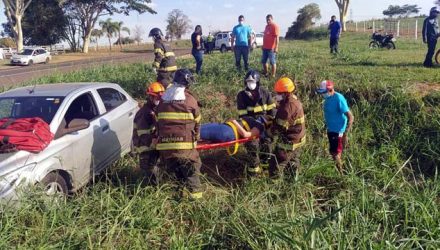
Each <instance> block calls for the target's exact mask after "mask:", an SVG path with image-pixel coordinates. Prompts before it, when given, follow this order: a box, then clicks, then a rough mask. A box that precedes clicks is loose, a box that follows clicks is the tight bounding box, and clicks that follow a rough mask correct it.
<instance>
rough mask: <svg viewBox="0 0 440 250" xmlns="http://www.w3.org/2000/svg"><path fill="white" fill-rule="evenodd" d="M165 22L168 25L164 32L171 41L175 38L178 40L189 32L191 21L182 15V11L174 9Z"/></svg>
mask: <svg viewBox="0 0 440 250" xmlns="http://www.w3.org/2000/svg"><path fill="white" fill-rule="evenodd" d="M166 22H167V23H168V25H167V28H166V31H167V33H168V35H170V37H171V39H172V38H173V37H175V38H176V39H178V40H179V39H181V38H182V36H183V35H184V34H186V33H187V32H188V31H190V30H191V21H190V20H189V18H188V16H187V15H185V14H183V11H181V10H179V9H174V10H172V11H171V12H170V13H168V17H167V19H166Z"/></svg>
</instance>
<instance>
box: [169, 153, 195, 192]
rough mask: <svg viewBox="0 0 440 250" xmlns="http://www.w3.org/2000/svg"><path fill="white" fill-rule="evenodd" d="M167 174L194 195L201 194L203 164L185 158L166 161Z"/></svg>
mask: <svg viewBox="0 0 440 250" xmlns="http://www.w3.org/2000/svg"><path fill="white" fill-rule="evenodd" d="M165 165H166V169H167V173H168V174H170V177H171V178H172V179H175V180H176V181H177V182H178V183H179V184H180V185H182V186H184V187H187V188H188V190H189V191H190V192H192V193H194V192H201V191H202V190H201V183H200V168H201V166H202V162H201V161H200V160H199V161H193V160H190V159H185V158H169V159H166V160H165Z"/></svg>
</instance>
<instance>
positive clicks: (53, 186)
mask: <svg viewBox="0 0 440 250" xmlns="http://www.w3.org/2000/svg"><path fill="white" fill-rule="evenodd" d="M40 185H41V187H42V188H43V191H44V193H45V194H46V195H47V196H65V195H67V194H68V192H69V188H68V186H67V182H66V180H65V179H64V177H62V176H61V175H60V174H58V173H56V172H50V173H49V174H47V175H46V176H45V177H44V178H43V180H41V182H40Z"/></svg>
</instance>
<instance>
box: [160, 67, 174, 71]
mask: <svg viewBox="0 0 440 250" xmlns="http://www.w3.org/2000/svg"><path fill="white" fill-rule="evenodd" d="M176 70H177V66H170V67H165V68H160V69H159V71H166V72H170V71H176Z"/></svg>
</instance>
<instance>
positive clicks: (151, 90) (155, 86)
mask: <svg viewBox="0 0 440 250" xmlns="http://www.w3.org/2000/svg"><path fill="white" fill-rule="evenodd" d="M164 92H165V88H164V87H163V86H162V84H160V83H159V82H153V83H152V84H150V86H148V88H147V91H146V93H147V95H153V96H161V95H163V93H164Z"/></svg>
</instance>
